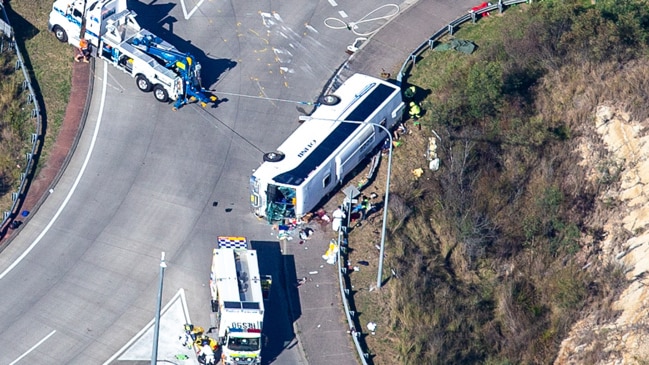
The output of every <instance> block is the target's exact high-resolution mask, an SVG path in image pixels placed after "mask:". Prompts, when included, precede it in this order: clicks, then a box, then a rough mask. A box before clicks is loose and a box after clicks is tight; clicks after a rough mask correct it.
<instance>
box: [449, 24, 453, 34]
mask: <svg viewBox="0 0 649 365" xmlns="http://www.w3.org/2000/svg"><path fill="white" fill-rule="evenodd" d="M453 28H454V27H453V24H450V23H449V25H448V34H450V35H453Z"/></svg>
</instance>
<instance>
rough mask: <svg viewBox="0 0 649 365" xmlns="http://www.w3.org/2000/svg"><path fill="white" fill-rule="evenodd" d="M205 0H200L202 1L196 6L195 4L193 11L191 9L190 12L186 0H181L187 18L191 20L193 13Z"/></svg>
mask: <svg viewBox="0 0 649 365" xmlns="http://www.w3.org/2000/svg"><path fill="white" fill-rule="evenodd" d="M203 1H205V0H200V1H199V2H198V4H196V6H194V8H193V9H192V11H190V12H189V13H187V6H185V0H180V5H181V6H182V8H183V15H185V20H189V18H191V17H192V15H194V12H195V11H196V10H198V8H199V7H200V6H201V4H202V3H203Z"/></svg>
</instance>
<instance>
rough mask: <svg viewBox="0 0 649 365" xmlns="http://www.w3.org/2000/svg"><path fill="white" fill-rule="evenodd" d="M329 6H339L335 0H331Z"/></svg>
mask: <svg viewBox="0 0 649 365" xmlns="http://www.w3.org/2000/svg"><path fill="white" fill-rule="evenodd" d="M329 4H331V6H333V7H336V6H338V4H336V2H335V1H334V0H329Z"/></svg>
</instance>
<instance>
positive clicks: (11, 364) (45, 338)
mask: <svg viewBox="0 0 649 365" xmlns="http://www.w3.org/2000/svg"><path fill="white" fill-rule="evenodd" d="M55 333H56V330H54V331H52V332H50V334H49V335H47V336H45V337H43V339H42V340H40V341H38V342H37V343H36V345H34V346H32V347H31V348H30V349H29V350H27V351H26V352H25V353H24V354H22V355H20V357H18V358H17V359H16V360H14V361H13V362H11V363H9V365H14V364H17V363H18V361H20V360H22V359H23V358H24V357H25V356H27V355H29V353H30V352H32V351H34V350H36V348H37V347H38V346H40V345H41V344H43V342H45V341H47V339H48V338H50V337H52V335H54V334H55Z"/></svg>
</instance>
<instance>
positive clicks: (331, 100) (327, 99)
mask: <svg viewBox="0 0 649 365" xmlns="http://www.w3.org/2000/svg"><path fill="white" fill-rule="evenodd" d="M338 103H340V98H339V97H337V96H336V95H331V94H329V95H324V96H322V97H321V98H320V104H323V105H336V104H338Z"/></svg>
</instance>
